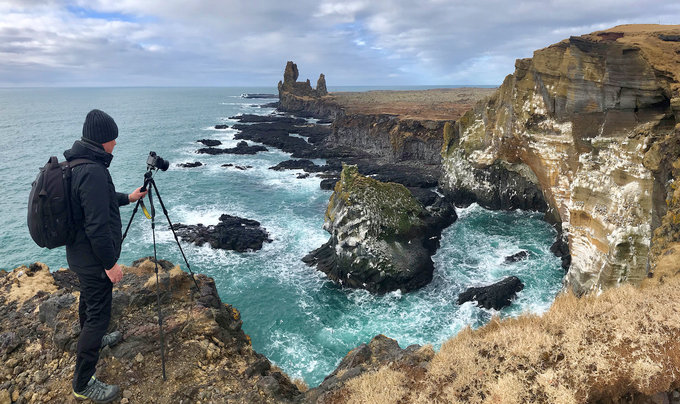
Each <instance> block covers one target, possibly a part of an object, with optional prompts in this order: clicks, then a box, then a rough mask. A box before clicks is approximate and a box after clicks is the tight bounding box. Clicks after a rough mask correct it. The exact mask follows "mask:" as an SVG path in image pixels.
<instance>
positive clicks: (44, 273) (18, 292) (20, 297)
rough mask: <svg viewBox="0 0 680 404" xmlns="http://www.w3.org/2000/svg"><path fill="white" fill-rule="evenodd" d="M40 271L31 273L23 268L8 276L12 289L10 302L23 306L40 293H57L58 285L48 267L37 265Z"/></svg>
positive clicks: (9, 295) (9, 294) (9, 296)
mask: <svg viewBox="0 0 680 404" xmlns="http://www.w3.org/2000/svg"><path fill="white" fill-rule="evenodd" d="M35 265H38V266H39V267H40V269H38V270H37V271H31V270H30V269H29V268H27V267H25V266H22V267H19V268H16V269H14V270H13V271H12V272H10V273H9V275H7V276H8V277H9V280H10V282H12V287H11V289H10V291H9V293H8V295H7V296H8V300H9V301H10V302H17V303H19V304H22V303H23V302H25V301H26V300H28V299H30V298H32V297H33V296H35V294H36V293H38V291H40V290H42V291H43V292H47V293H53V292H56V291H57V285H55V284H54V278H52V275H51V274H50V270H49V268H48V267H47V265H45V264H42V263H36V264H35Z"/></svg>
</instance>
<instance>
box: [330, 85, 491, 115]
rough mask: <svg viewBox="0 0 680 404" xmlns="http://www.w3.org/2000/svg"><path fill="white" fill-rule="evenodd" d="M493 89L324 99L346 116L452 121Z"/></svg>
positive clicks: (372, 93)
mask: <svg viewBox="0 0 680 404" xmlns="http://www.w3.org/2000/svg"><path fill="white" fill-rule="evenodd" d="M495 91H496V89H495V88H471V87H466V88H440V89H432V90H422V91H366V92H338V93H331V94H330V96H329V97H328V98H329V99H330V100H332V102H335V103H337V104H338V105H340V107H342V108H343V109H344V110H345V112H346V113H348V114H363V115H370V114H388V115H398V116H399V117H400V118H402V119H422V120H456V119H458V118H460V117H461V116H463V114H464V113H465V112H466V111H468V110H469V109H470V108H472V106H473V105H474V104H475V103H476V102H477V101H479V100H481V99H483V98H484V97H487V96H490V95H491V94H493V93H494V92H495Z"/></svg>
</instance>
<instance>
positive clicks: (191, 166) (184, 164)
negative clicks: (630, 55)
mask: <svg viewBox="0 0 680 404" xmlns="http://www.w3.org/2000/svg"><path fill="white" fill-rule="evenodd" d="M202 165H203V163H201V162H200V161H196V162H193V163H179V164H177V166H178V167H183V168H194V167H200V166H202Z"/></svg>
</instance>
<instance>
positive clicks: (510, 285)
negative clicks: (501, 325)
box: [458, 276, 524, 310]
mask: <svg viewBox="0 0 680 404" xmlns="http://www.w3.org/2000/svg"><path fill="white" fill-rule="evenodd" d="M522 289H524V284H523V283H522V281H520V280H519V278H517V277H515V276H509V277H507V278H505V279H503V280H502V281H500V282H496V283H494V284H492V285H488V286H482V287H472V288H469V289H468V290H466V291H465V292H463V293H461V294H459V295H458V304H463V303H465V302H471V301H476V302H477V305H478V306H479V307H484V308H485V309H494V310H500V309H502V308H503V307H506V306H509V305H510V303H511V300H512V299H514V298H515V296H516V295H517V292H519V291H521V290H522Z"/></svg>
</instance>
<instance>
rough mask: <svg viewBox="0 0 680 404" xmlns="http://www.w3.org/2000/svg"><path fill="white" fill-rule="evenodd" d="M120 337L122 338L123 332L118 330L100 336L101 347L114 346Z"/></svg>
mask: <svg viewBox="0 0 680 404" xmlns="http://www.w3.org/2000/svg"><path fill="white" fill-rule="evenodd" d="M121 339H123V333H121V332H120V331H114V332H112V333H108V334H106V335H104V337H103V338H102V348H104V347H105V346H114V345H116V344H117V343H119V342H120V340H121Z"/></svg>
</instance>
